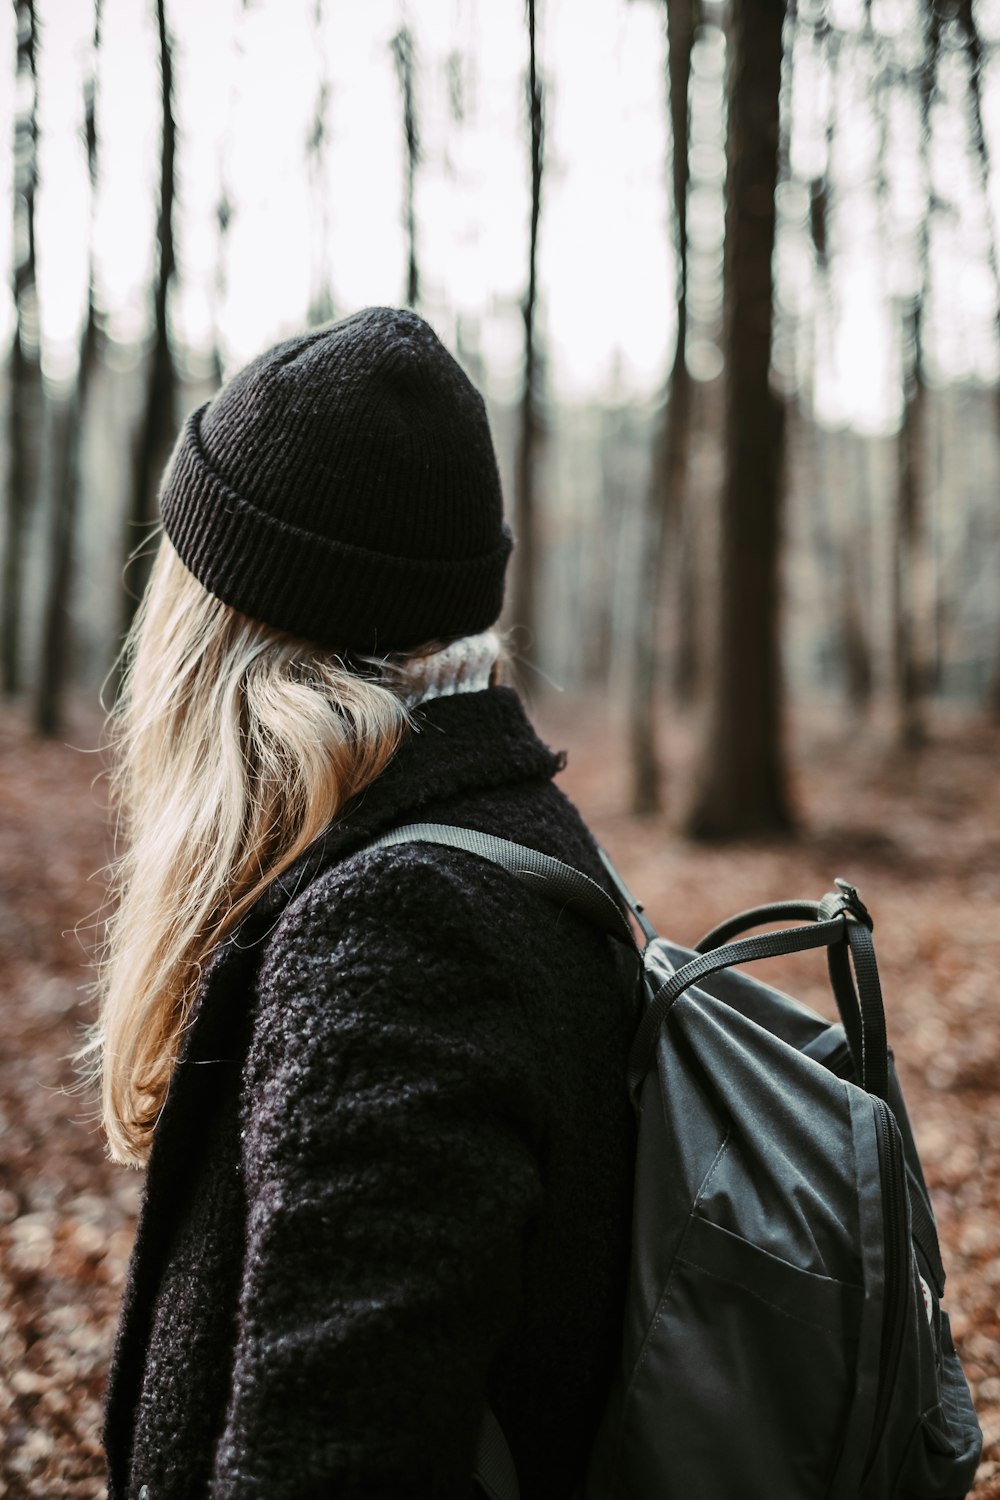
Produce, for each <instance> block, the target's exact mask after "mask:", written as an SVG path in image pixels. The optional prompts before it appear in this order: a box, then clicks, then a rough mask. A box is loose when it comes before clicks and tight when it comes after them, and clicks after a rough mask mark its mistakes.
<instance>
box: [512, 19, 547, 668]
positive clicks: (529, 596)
mask: <svg viewBox="0 0 1000 1500" xmlns="http://www.w3.org/2000/svg"><path fill="white" fill-rule="evenodd" d="M526 12H527V22H528V126H529V139H530V152H531V223H530V230H529V236H528V285H527V289H526V290H525V294H524V299H523V301H522V303H521V316H522V319H523V322H524V376H523V380H522V384H521V401H520V408H519V422H518V439H517V457H516V465H515V470H514V534H515V536H516V537H517V551H516V552H515V554H514V577H513V586H512V589H511V619H512V620H513V621H514V623H515V624H516V625H518V626H519V627H521V629H522V630H523V632H524V641H525V644H524V647H523V652H522V654H523V655H524V656H525V657H527V658H528V659H529V660H530V659H531V658H533V657H534V656H535V655H536V654H537V649H538V641H537V628H538V600H537V590H538V556H537V553H538V547H537V542H538V535H537V533H538V517H537V514H536V505H535V466H536V458H537V449H538V444H539V440H540V438H541V435H542V417H541V394H540V388H541V383H542V361H541V356H540V350H539V347H538V335H537V329H536V313H537V303H538V223H539V217H540V214H541V206H542V169H543V164H544V130H545V117H544V107H543V94H542V81H541V78H540V76H539V71H538V65H537V56H536V48H535V0H527V5H526Z"/></svg>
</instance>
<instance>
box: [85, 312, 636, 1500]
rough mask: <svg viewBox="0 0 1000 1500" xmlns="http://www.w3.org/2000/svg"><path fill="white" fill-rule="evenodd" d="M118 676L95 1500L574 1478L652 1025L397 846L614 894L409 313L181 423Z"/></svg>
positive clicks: (463, 391) (520, 910) (503, 915)
mask: <svg viewBox="0 0 1000 1500" xmlns="http://www.w3.org/2000/svg"><path fill="white" fill-rule="evenodd" d="M161 511H162V517H163V526H164V531H165V537H164V539H163V541H162V544H161V548H160V552H159V555H158V557H157V560H156V564H155V567H154V571H153V577H152V580H151V582H150V586H149V589H148V591H147V594H146V597H145V599H144V601H143V605H142V608H141V610H140V613H139V618H138V620H137V624H136V627H135V629H134V631H133V634H132V637H131V639H130V642H129V647H128V653H129V656H128V659H129V668H128V676H127V679H126V690H125V693H124V695H123V700H122V706H121V707H120V709H119V710H118V711H117V712H118V716H119V719H120V723H119V726H118V729H119V755H120V761H119V773H118V775H119V791H120V794H121V805H122V812H123V819H124V828H125V833H126V838H127V844H128V848H127V852H126V854H125V857H124V859H123V861H122V864H121V867H120V880H119V886H120V902H119V907H118V911H117V915H116V916H115V918H114V921H113V923H112V926H111V929H110V934H109V943H108V952H107V956H106V962H105V967H104V974H103V986H102V988H103V1010H102V1018H101V1023H100V1027H99V1038H98V1040H99V1045H100V1047H101V1051H102V1069H103V1098H104V1119H105V1125H106V1129H107V1134H108V1138H109V1142H110V1147H111V1151H112V1154H113V1155H114V1157H115V1158H116V1159H117V1160H118V1161H121V1162H129V1163H134V1164H142V1163H144V1162H145V1161H146V1160H147V1157H148V1174H147V1180H146V1191H145V1197H144V1202H143V1208H142V1213H141V1216H140V1221H139V1226H138V1231H137V1235H136V1242H135V1249H134V1252H133V1257H132V1262H131V1266H130V1271H129V1277H128V1283H127V1287H126V1292H125V1298H124V1303H123V1309H122V1316H121V1322H120V1325H119V1331H118V1339H117V1344H116V1349H115V1358H114V1364H113V1369H112V1372H111V1377H110V1382H109V1392H108V1402H107V1417H106V1429H105V1442H106V1448H107V1454H108V1463H109V1474H110V1483H109V1495H110V1500H126V1497H127V1500H137V1497H140V1496H141V1497H142V1500H188V1497H191V1500H194V1497H205V1496H211V1497H213V1500H230V1497H231V1500H251V1497H253V1500H257V1497H260V1500H265V1497H266V1500H285V1497H287V1500H293V1497H294V1500H312V1497H317V1500H318V1497H320V1496H323V1497H329V1496H334V1495H336V1496H342V1497H350V1496H358V1497H361V1496H365V1497H373V1496H390V1495H391V1496H401V1495H406V1496H428V1497H430V1496H435V1497H437V1496H440V1497H445V1496H449V1497H450V1496H469V1495H471V1494H474V1493H476V1492H477V1491H476V1488H475V1486H474V1485H473V1482H472V1480H471V1479H470V1475H471V1473H472V1470H473V1463H474V1457H475V1452H476V1444H477V1436H478V1433H479V1429H480V1424H481V1420H482V1416H483V1411H484V1406H485V1404H486V1402H487V1401H488V1402H489V1403H490V1405H491V1406H492V1408H493V1410H494V1411H495V1413H496V1415H497V1417H498V1419H499V1422H500V1424H501V1427H502V1429H503V1431H504V1433H505V1434H506V1438H507V1440H508V1442H509V1445H510V1449H511V1451H512V1454H513V1456H514V1459H515V1462H516V1464H517V1469H518V1474H519V1479H520V1485H521V1494H522V1496H523V1497H524V1500H532V1497H536V1496H537V1497H542V1496H544V1497H545V1500H557V1497H559V1496H563V1495H566V1496H568V1495H570V1494H571V1493H572V1492H573V1490H574V1488H575V1487H576V1486H577V1484H578V1483H579V1480H580V1476H581V1472H582V1469H583V1466H584V1464H585V1460H586V1452H587V1447H588V1442H589V1440H590V1439H591V1437H592V1435H593V1427H594V1423H595V1421H596V1419H597V1417H598V1415H599V1411H600V1406H601V1401H602V1397H603V1395H604V1392H605V1388H606V1385H607V1382H608V1379H609V1376H610V1371H611V1367H612V1363H613V1361H614V1358H615V1355H616V1350H617V1345H618V1334H619V1325H620V1320H621V1315H622V1307H623V1300H624V1290H625V1286H624V1283H625V1264H626V1253H627V1240H628V1220H629V1196H630V1187H631V1176H632V1152H633V1142H632V1124H631V1117H630V1109H629V1104H628V1100H627V1094H626V1089H625V1085H624V1078H625V1059H626V1055H627V1050H628V1046H629V1043H630V1040H631V1035H632V1030H633V1024H634V1018H633V1010H632V993H633V985H632V984H630V983H629V980H628V976H627V973H626V968H627V965H624V964H623V961H622V959H621V958H620V957H619V955H618V954H617V953H616V952H615V951H613V950H614V948H615V945H614V944H612V943H610V942H608V940H607V939H606V938H605V937H603V936H602V935H601V934H600V933H599V932H598V931H597V929H596V928H591V927H590V926H589V925H588V924H587V923H586V922H584V921H582V920H581V919H579V918H577V917H575V916H573V915H571V914H569V913H567V912H560V911H559V909H558V907H556V906H555V905H553V904H551V903H550V902H548V901H546V900H545V899H543V898H542V897H540V896H539V895H537V894H536V893H535V892H533V891H531V890H528V889H526V888H525V887H524V886H523V885H522V884H521V883H520V882H518V881H516V880H515V879H513V878H512V877H511V876H510V875H509V874H507V873H506V872H505V871H503V870H501V869H499V868H497V867H496V866H494V865H491V864H489V863H487V862H486V861H484V860H482V859H480V858H478V857H476V856H475V855H472V854H469V853H465V852H461V851H457V850H445V849H442V848H438V847H434V846H431V845H427V844H421V843H417V844H413V843H411V844H405V845H396V846H394V847H389V848H384V849H379V850H377V851H372V850H369V851H367V852H364V846H365V845H366V844H369V843H370V842H371V840H372V839H374V838H375V837H376V836H378V835H380V834H382V833H385V832H386V831H388V830H390V829H392V828H393V827H395V826H397V825H399V824H402V823H405V822H406V821H408V820H412V819H413V818H414V817H415V816H418V817H419V818H420V819H425V820H435V821H438V822H444V823H451V824H456V825H462V826H465V827H469V828H472V829H477V830H480V831H484V832H487V833H492V834H499V835H502V836H504V837H506V838H509V839H513V840H516V841H519V842H522V843H526V844H530V845H533V846H534V847H536V848H538V849H541V850H543V851H544V852H546V853H549V854H553V855H556V856H558V857H559V858H561V859H563V860H565V861H567V862H569V863H572V864H575V865H576V866H577V867H578V868H580V869H582V870H584V871H585V872H586V873H588V874H589V875H591V876H592V877H593V878H594V879H595V880H598V881H600V882H601V883H602V884H604V885H605V886H606V878H605V876H604V873H603V870H602V867H601V864H600V861H599V859H598V856H597V854H596V850H595V846H594V844H593V841H592V840H591V838H590V836H589V834H588V833H587V831H586V829H585V827H584V825H583V824H582V822H581V820H580V818H579V816H578V814H577V813H576V811H575V810H574V809H573V807H572V806H571V805H570V804H569V803H568V802H567V800H566V799H565V797H563V796H562V794H561V793H560V792H559V791H558V790H557V789H556V787H555V786H554V785H553V781H552V778H553V776H554V774H555V773H556V772H557V771H558V770H559V769H560V766H561V763H562V762H561V760H560V758H559V757H558V756H556V755H553V754H552V753H551V752H550V751H549V750H548V749H546V748H545V746H544V745H543V744H541V743H540V741H539V740H538V739H537V737H536V736H535V734H534V732H533V731H532V729H531V727H530V725H529V723H528V721H527V719H526V718H525V715H524V712H523V710H522V707H521V704H520V702H519V700H518V699H517V697H516V696H515V694H514V693H513V692H512V691H511V690H510V689H508V688H506V687H503V686H499V685H498V684H497V658H498V655H499V643H498V640H497V637H496V636H495V635H494V634H493V633H492V631H491V630H490V628H489V627H490V626H491V625H492V624H493V623H494V622H495V620H496V618H497V616H498V614H499V611H500V606H501V602H502V596H503V579H504V570H505V566H506V562H507V557H508V554H509V551H510V546H511V542H510V536H509V533H508V531H507V529H506V527H505V526H504V524H503V520H502V501H501V494H500V485H499V479H498V475H497V468H496V461H495V457H494V453H493V446H492V442H491V439H490V433H489V427H488V424H487V419H486V415H485V409H484V406H483V402H482V400H481V398H480V396H479V394H478V392H477V391H476V390H475V389H474V387H473V386H472V385H471V384H470V382H469V381H468V379H467V378H466V376H465V375H464V374H463V372H462V371H461V369H460V368H459V366H458V365H457V364H456V363H455V361H454V360H453V359H452V358H451V357H450V355H449V354H448V353H447V352H446V351H445V349H444V348H443V346H442V345H441V344H440V342H439V341H438V339H437V338H436V336H435V335H434V333H433V332H432V330H431V329H430V328H429V327H428V325H427V324H426V323H424V322H423V321H422V320H421V319H420V318H418V317H417V316H416V315H415V314H413V313H411V312H403V311H394V310H391V309H386V308H372V309H368V310H367V311H365V312H362V313H359V314H357V315H356V316H354V317H351V318H348V319H346V320H345V321H343V322H341V323H338V324H336V325H334V326H332V327H328V328H325V329H321V330H319V331H315V332H312V333H309V334H305V335H303V336H302V337H300V338H296V339H292V340H290V341H289V342H287V343H284V344H282V345H280V346H279V347H278V348H276V349H272V350H271V351H270V352H268V353H267V354H265V355H263V356H262V357H261V358H259V359H258V360H256V361H255V362H254V363H252V364H251V365H249V366H248V367H247V368H246V369H245V370H243V371H242V372H241V373H240V374H238V375H237V376H236V377H235V378H234V379H233V380H232V381H231V382H230V383H229V384H228V385H227V386H226V387H225V388H224V389H223V390H222V391H221V392H220V393H219V394H218V395H217V396H216V397H215V399H214V401H212V402H211V403H210V404H209V405H208V406H207V407H205V408H202V409H201V410H200V411H198V412H196V413H195V414H194V415H193V416H192V417H191V418H190V420H189V421H188V424H187V426H186V428H185V430H184V432H183V434H182V436H181V438H180V440H179V442H178V445H177V448H176V450H175V452H174V455H173V457H172V459H171V462H170V465H169V467H168V470H167V473H166V476H165V478H164V482H163V486H162V491H161Z"/></svg>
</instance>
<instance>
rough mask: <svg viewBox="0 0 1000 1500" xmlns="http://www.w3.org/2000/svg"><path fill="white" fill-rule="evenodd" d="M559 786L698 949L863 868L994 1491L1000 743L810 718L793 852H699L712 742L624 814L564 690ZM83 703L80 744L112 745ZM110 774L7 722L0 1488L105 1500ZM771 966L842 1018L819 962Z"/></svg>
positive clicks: (556, 732) (118, 1181)
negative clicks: (706, 752) (695, 810)
mask: <svg viewBox="0 0 1000 1500" xmlns="http://www.w3.org/2000/svg"><path fill="white" fill-rule="evenodd" d="M539 719H540V722H541V724H542V727H543V730H544V732H545V733H546V735H547V737H548V738H549V740H550V741H551V742H552V743H554V744H558V745H560V746H566V747H568V749H569V752H570V759H569V765H568V768H567V771H566V772H565V774H564V776H563V778H562V784H563V785H564V787H565V788H566V790H568V791H569V792H570V794H571V795H572V796H573V797H574V798H575V799H576V800H577V801H578V803H579V804H580V806H581V807H582V808H583V810H584V812H585V813H586V815H587V816H588V818H589V819H590V821H591V823H592V824H593V826H594V828H595V830H596V832H597V833H598V835H599V837H600V838H601V839H602V841H603V842H604V843H605V845H606V846H607V847H608V849H609V850H610V851H611V852H612V853H613V855H614V857H615V858H616V861H617V862H618V864H619V866H620V868H621V870H622V873H623V874H624V875H625V877H626V879H627V880H628V881H629V883H630V885H631V886H632V888H633V889H634V890H635V891H637V892H638V893H641V895H642V897H643V898H644V899H645V901H646V903H647V905H648V907H649V909H650V912H651V915H652V916H653V918H654V920H655V921H656V922H657V924H658V925H659V926H660V928H661V930H664V931H668V932H669V933H670V934H671V935H672V936H674V937H676V938H677V939H679V940H680V941H682V942H688V943H693V942H694V941H695V940H696V939H697V938H698V937H699V936H700V935H701V933H702V932H703V931H704V930H705V929H706V928H708V927H710V926H712V925H713V924H714V923H715V922H716V921H717V920H718V919H719V918H721V917H722V916H725V915H728V914H729V913H730V912H732V911H735V910H738V909H740V908H741V907H744V906H748V905H752V904H757V903H759V902H762V901H766V900H771V899H779V898H781V897H787V896H792V895H806V896H819V895H821V894H822V893H823V892H824V891H825V890H828V889H829V888H830V885H831V883H832V880H833V877H834V876H835V875H843V876H845V877H847V878H848V879H850V880H852V881H853V882H854V883H855V884H856V885H858V887H859V888H860V890H861V893H862V895H863V896H864V898H865V899H866V900H867V902H868V904H869V906H870V907H871V908H872V911H873V913H874V916H875V921H876V928H875V937H876V946H877V949H878V954H879V959H880V964H881V969H882V977H883V985H884V989H885V992H886V999H887V1006H888V1011H889V1026H890V1035H891V1040H892V1042H893V1045H894V1048H895V1051H896V1055H897V1062H898V1066H899V1071H900V1074H901V1076H902V1080H903V1085H904V1088H905V1090H906V1094H907V1098H908V1102H909V1104H910V1110H911V1114H912V1116H913V1118H914V1123H915V1127H916V1134H917V1138H918V1142H919V1145H920V1148H921V1153H922V1156H923V1160H924V1163H925V1166H926V1171H927V1176H928V1179H929V1181H930V1185H931V1190H932V1193H933V1196H934V1202H935V1207H936V1211H937V1214H938V1219H939V1225H940V1230H941V1238H942V1241H943V1248H944V1256H945V1263H946V1266H947V1268H948V1272H949V1284H948V1293H947V1299H946V1301H947V1305H948V1307H949V1310H950V1312H951V1316H952V1324H953V1327H954V1330H955V1333H956V1337H957V1340H958V1343H959V1347H960V1350H961V1352H962V1355H963V1358H964V1361H965V1367H966V1370H967V1372H968V1374H969V1377H970V1380H971V1382H972V1384H973V1389H974V1394H975V1396H976V1399H977V1405H978V1409H979V1413H980V1418H981V1420H982V1423H983V1427H984V1429H985V1435H986V1448H985V1453H984V1461H983V1466H982V1469H981V1470H980V1476H979V1483H978V1485H977V1489H976V1494H977V1496H979V1497H987V1496H993V1497H1000V996H998V988H1000V775H998V763H1000V731H997V730H990V729H987V728H984V727H983V726H981V725H976V724H974V723H970V722H967V721H962V720H958V719H956V720H953V721H949V722H946V723H943V724H941V725H939V726H938V728H937V729H936V730H935V734H934V736H933V738H932V740H931V743H930V744H929V745H928V746H927V748H926V749H925V750H923V751H922V752H921V753H920V754H919V755H916V756H913V755H911V756H903V755H900V754H899V753H898V752H896V751H894V750H893V749H892V747H891V736H890V735H889V733H888V731H887V730H886V729H885V728H884V727H879V726H874V727H869V728H867V729H860V730H859V729H856V728H855V729H853V730H849V729H848V727H847V726H846V725H844V724H841V723H838V722H837V721H835V720H834V719H832V718H831V719H829V720H827V719H826V718H824V717H823V716H822V715H818V714H814V715H812V716H810V718H809V720H808V722H805V723H801V724H799V725H798V726H797V731H796V741H795V764H796V773H795V798H796V805H797V808H798V811H799V814H800V819H801V825H802V826H801V833H800V835H799V837H798V838H796V839H786V840H777V841H775V840H770V841H764V842H761V841H753V842H746V843H741V844H739V845H736V846H728V847H708V848H706V847H699V846H696V845H693V844H691V843H689V842H687V841H686V840H685V839H684V838H683V837H682V835H681V834H680V833H679V832H678V826H679V824H680V821H681V814H682V811H683V806H684V803H685V800H686V798H687V797H688V795H689V792H690V785H691V779H692V776H693V774H694V769H693V768H694V766H695V755H694V750H693V744H694V741H693V738H692V736H690V735H689V734H688V733H686V732H683V731H677V732H676V733H675V734H673V735H672V736H671V737H670V738H669V741H668V747H667V748H668V759H669V764H670V767H671V775H670V778H669V782H668V784H667V787H666V791H667V799H668V812H667V814H666V815H664V816H663V817H660V818H656V819H647V820H639V819H635V818H632V817H630V816H629V815H628V814H627V813H626V812H625V811H624V808H625V806H626V803H627V794H628V778H627V773H626V768H625V765H624V761H623V749H622V745H623V739H622V736H621V735H620V733H619V732H618V730H617V729H616V727H615V725H614V724H613V723H611V722H609V720H608V718H607V715H606V714H605V712H604V711H603V709H602V708H601V707H599V706H597V705H591V706H588V705H586V704H570V703H565V702H562V701H555V702H549V703H548V704H546V705H543V706H542V707H541V709H540V711H539ZM96 728H97V726H96V723H95V722H94V720H93V719H92V718H89V717H88V716H86V715H85V714H81V715H80V716H79V718H78V720H77V721H76V723H75V724H74V728H73V731H72V732H71V733H70V734H69V735H68V736H67V738H68V739H69V740H70V741H71V743H72V744H74V745H76V746H80V747H88V746H91V745H93V743H94V738H95V734H96ZM100 769H101V768H100V762H99V760H98V758H97V757H96V756H95V755H93V754H85V753H83V752H82V751H81V750H80V749H73V748H70V747H69V746H68V745H66V744H63V743H51V744H39V743H38V742H36V741H34V740H33V739H32V738H31V737H30V735H29V734H28V732H27V729H26V727H25V725H24V723H23V722H22V721H21V720H20V719H19V717H18V716H17V714H15V713H12V712H10V711H7V712H6V713H5V717H4V720H3V722H2V723H0V1002H2V1012H0V1020H2V1030H0V1494H5V1495H7V1496H9V1497H10V1500H21V1497H32V1500H34V1497H39V1500H41V1497H46V1500H50V1497H58V1500H97V1497H100V1496H102V1495H103V1493H104V1489H103V1483H102V1478H101V1473H102V1469H101V1457H100V1447H99V1442H98V1433H99V1427H100V1401H101V1394H102V1389H103V1382H104V1374H105V1370H106V1367H107V1362H108V1357H109V1353H110V1347H111V1341H112V1337H113V1332H114V1321H115V1315H116V1311H117V1304H118V1298H119V1296H120V1291H121V1284H122V1278H123V1275H124V1270H125V1264H126V1260H127V1256H128V1251H129V1246H130V1243H131V1237H132V1232H133V1227H134V1218H135V1211H136V1207H137V1203H138V1196H139V1191H140V1187H141V1179H140V1177H139V1176H138V1175H137V1174H135V1173H130V1172H127V1171H125V1170H124V1169H122V1168H118V1167H114V1166H112V1165H110V1164H109V1163H108V1162H107V1161H106V1160H105V1158H104V1153H103V1148H102V1144H101V1140H100V1137H99V1134H98V1132H97V1129H96V1126H95V1122H94V1105H93V1099H92V1097H90V1096H89V1095H87V1094H83V1093H80V1092H78V1091H77V1092H73V1091H72V1090H71V1088H70V1085H72V1083H73V1081H74V1077H75V1073H74V1068H73V1064H72V1062H71V1061H70V1055H71V1054H72V1053H73V1051H74V1050H75V1049H76V1048H77V1047H79V1045H80V1042H81V1040H82V1034H83V1031H82V1029H83V1027H84V1025H85V1023H86V1022H87V1021H88V1020H89V1019H91V1008H90V1001H89V998H88V995H87V991H86V985H87V983H88V982H89V980H90V979H91V978H92V972H91V971H90V969H88V968H87V967H86V964H87V961H88V952H89V949H90V947H91V945H92V942H93V938H94V931H95V930H94V925H93V924H94V922H95V919H96V913H97V911H98V909H99V908H100V905H101V900H102V882H101V878H100V875H99V874H97V873H96V872H98V871H99V870H100V868H101V867H102V865H103V864H104V862H105V860H106V858H107V855H108V852H109V851H108V846H107V832H106V819H105V810H104V806H105V794H104V787H103V783H102V782H100V781H98V782H96V783H95V777H97V775H98V773H99V771H100ZM770 977H772V978H773V980H774V982H776V983H778V984H781V985H782V986H784V987H785V988H789V987H792V988H794V989H795V990H796V992H797V993H798V994H800V995H801V996H802V998H803V999H806V1000H808V1001H810V1002H811V1003H813V1004H815V1005H817V1006H818V1007H820V1008H823V1009H829V1005H828V1000H827V996H826V992H825V966H824V964H823V962H822V959H821V958H817V956H816V955H814V954H807V955H798V956H796V957H795V958H793V959H787V960H782V961H780V963H779V964H777V965H775V966H774V967H772V970H771V974H770Z"/></svg>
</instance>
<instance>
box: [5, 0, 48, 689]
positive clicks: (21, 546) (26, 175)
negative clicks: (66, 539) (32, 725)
mask: <svg viewBox="0 0 1000 1500" xmlns="http://www.w3.org/2000/svg"><path fill="white" fill-rule="evenodd" d="M14 15H15V20H16V25H17V89H16V98H17V108H16V110H15V114H14V221H13V230H14V234H13V261H14V267H13V294H14V338H13V342H12V344H11V351H10V366H9V381H10V406H9V417H8V438H7V447H8V464H9V469H8V476H7V514H6V524H5V528H4V529H5V535H4V554H3V573H2V598H0V687H2V690H3V692H4V693H8V694H14V693H17V692H18V691H20V687H21V625H22V618H21V615H22V595H23V588H24V553H25V544H26V537H27V528H28V521H29V517H30V514H31V510H32V507H33V504H34V499H35V494H36V490H37V481H38V463H37V454H38V447H39V444H38V429H39V422H40V419H41V349H40V329H39V318H38V290H37V287H36V284H35V189H36V187H37V185H38V73H37V66H36V62H37V51H38V22H37V18H36V15H35V5H34V0H15V3H14Z"/></svg>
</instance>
